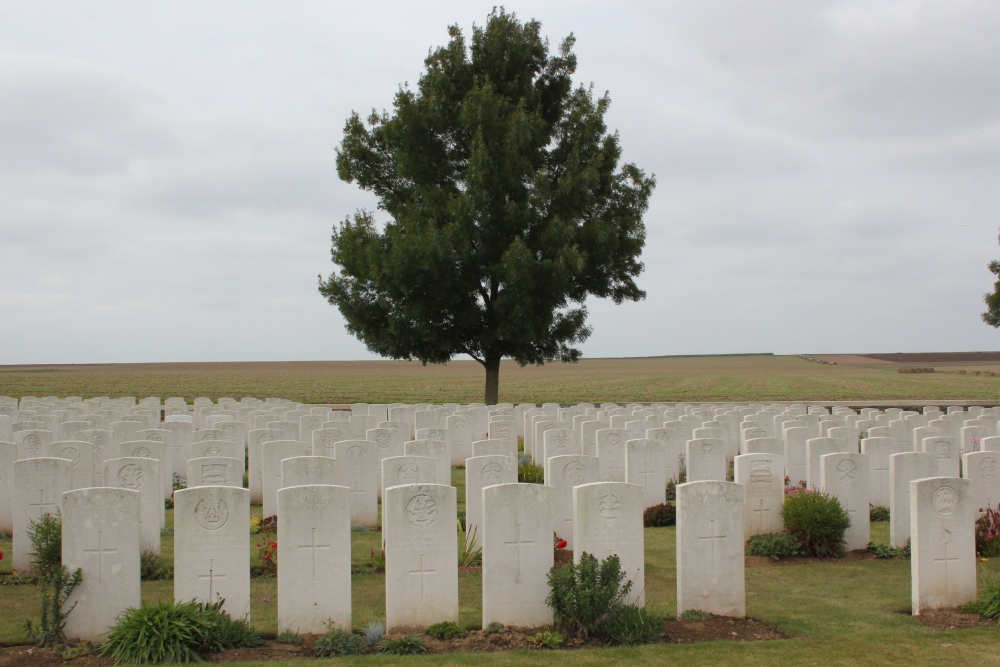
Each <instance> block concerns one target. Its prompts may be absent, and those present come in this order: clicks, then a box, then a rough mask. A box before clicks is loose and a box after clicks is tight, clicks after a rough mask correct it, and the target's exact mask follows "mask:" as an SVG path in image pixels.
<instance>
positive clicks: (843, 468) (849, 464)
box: [837, 459, 858, 482]
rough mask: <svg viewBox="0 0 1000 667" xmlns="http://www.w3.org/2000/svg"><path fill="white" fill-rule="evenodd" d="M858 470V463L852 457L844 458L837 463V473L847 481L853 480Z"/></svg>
mask: <svg viewBox="0 0 1000 667" xmlns="http://www.w3.org/2000/svg"><path fill="white" fill-rule="evenodd" d="M857 472H858V464H857V463H855V462H854V461H852V460H850V459H844V460H843V461H841V462H840V463H838V464H837V474H838V475H839V476H840V479H841V480H843V481H845V482H853V481H854V478H855V476H856V475H857Z"/></svg>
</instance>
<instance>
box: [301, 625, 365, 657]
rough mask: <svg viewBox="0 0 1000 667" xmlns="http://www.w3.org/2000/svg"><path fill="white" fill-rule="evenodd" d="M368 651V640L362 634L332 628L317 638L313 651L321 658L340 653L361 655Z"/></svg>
mask: <svg viewBox="0 0 1000 667" xmlns="http://www.w3.org/2000/svg"><path fill="white" fill-rule="evenodd" d="M367 652H368V642H367V641H366V640H365V638H364V637H362V636H361V635H356V634H354V633H352V632H347V631H345V630H330V632H327V633H326V634H324V635H323V636H322V637H320V638H319V639H317V640H316V645H315V646H314V647H313V653H315V654H316V655H317V656H319V657H320V658H330V657H333V656H338V655H361V654H362V653H367Z"/></svg>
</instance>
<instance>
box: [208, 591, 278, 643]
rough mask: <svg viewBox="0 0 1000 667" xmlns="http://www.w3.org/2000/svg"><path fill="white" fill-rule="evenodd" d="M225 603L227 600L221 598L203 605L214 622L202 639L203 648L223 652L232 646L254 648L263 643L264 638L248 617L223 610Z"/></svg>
mask: <svg viewBox="0 0 1000 667" xmlns="http://www.w3.org/2000/svg"><path fill="white" fill-rule="evenodd" d="M225 603H226V601H225V600H222V599H220V600H219V601H218V602H214V603H212V604H209V605H203V606H204V609H205V611H206V612H207V613H208V614H209V617H210V619H211V621H212V622H211V624H210V625H209V626H208V632H206V633H205V637H204V639H203V641H202V650H203V651H205V652H207V653H221V652H222V651H227V650H229V649H232V648H253V647H254V646H260V645H261V644H263V643H264V640H263V639H261V638H260V635H258V634H257V631H256V630H254V628H253V626H252V625H250V621H249V620H248V619H247V617H243V618H233V617H232V616H230V615H229V613H228V612H226V611H223V609H222V606H223V605H224V604H225Z"/></svg>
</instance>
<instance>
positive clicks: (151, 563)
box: [139, 549, 173, 581]
mask: <svg viewBox="0 0 1000 667" xmlns="http://www.w3.org/2000/svg"><path fill="white" fill-rule="evenodd" d="M139 568H140V577H141V578H142V580H143V581H163V580H164V579H170V578H172V577H173V572H171V571H170V568H169V567H168V566H167V563H166V561H164V560H163V556H161V555H160V554H158V553H156V552H155V551H152V550H150V549H143V550H142V555H141V556H140V557H139Z"/></svg>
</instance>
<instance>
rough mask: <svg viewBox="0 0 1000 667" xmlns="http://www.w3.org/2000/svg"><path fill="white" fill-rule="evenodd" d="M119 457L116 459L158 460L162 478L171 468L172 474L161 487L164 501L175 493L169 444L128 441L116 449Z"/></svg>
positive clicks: (156, 441) (149, 441)
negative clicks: (138, 458)
mask: <svg viewBox="0 0 1000 667" xmlns="http://www.w3.org/2000/svg"><path fill="white" fill-rule="evenodd" d="M115 449H116V450H117V451H116V453H117V454H118V456H116V457H115V458H124V457H133V456H139V457H142V458H147V459H156V460H157V461H159V462H160V468H159V469H160V477H164V473H163V471H164V469H165V468H168V467H169V470H170V472H169V473H167V476H166V477H164V479H163V484H162V486H161V487H160V489H161V491H162V492H163V497H164V499H166V498H170V496H171V494H172V493H173V490H174V489H173V483H172V482H173V467H172V466H170V463H169V461H168V459H167V443H165V442H163V441H161V440H127V441H125V442H120V443H118V445H117V446H116V447H115Z"/></svg>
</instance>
